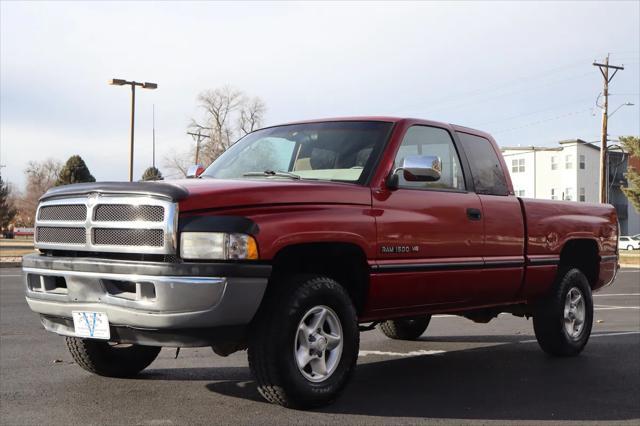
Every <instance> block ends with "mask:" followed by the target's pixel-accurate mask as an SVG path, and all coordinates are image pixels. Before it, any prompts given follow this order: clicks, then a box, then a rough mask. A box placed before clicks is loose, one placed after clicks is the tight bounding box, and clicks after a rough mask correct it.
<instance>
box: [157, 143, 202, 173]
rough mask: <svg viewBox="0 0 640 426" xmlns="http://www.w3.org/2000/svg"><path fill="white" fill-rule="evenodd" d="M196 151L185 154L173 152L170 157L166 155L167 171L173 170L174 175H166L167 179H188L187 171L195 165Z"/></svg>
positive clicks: (191, 150) (192, 149)
mask: <svg viewBox="0 0 640 426" xmlns="http://www.w3.org/2000/svg"><path fill="white" fill-rule="evenodd" d="M194 151H195V149H194V148H191V149H190V150H188V151H185V152H178V151H176V150H172V151H171V152H170V153H169V154H168V155H166V156H165V157H164V161H163V163H164V166H165V167H166V168H167V169H169V170H172V171H173V172H174V173H172V174H169V175H166V176H165V178H173V177H180V178H185V177H187V170H188V169H189V166H191V165H192V164H193V157H194Z"/></svg>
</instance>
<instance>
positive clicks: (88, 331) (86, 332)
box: [71, 311, 111, 340]
mask: <svg viewBox="0 0 640 426" xmlns="http://www.w3.org/2000/svg"><path fill="white" fill-rule="evenodd" d="M71 314H72V315H73V327H74V331H75V333H76V336H77V337H88V338H90V339H103V340H109V338H110V337H111V332H110V330H109V318H107V314H105V313H104V312H89V311H73V312H72V313H71Z"/></svg>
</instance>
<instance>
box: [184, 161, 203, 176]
mask: <svg viewBox="0 0 640 426" xmlns="http://www.w3.org/2000/svg"><path fill="white" fill-rule="evenodd" d="M203 172H204V167H203V166H202V164H194V165H193V166H190V167H189V169H187V179H193V178H197V177H198V176H200V175H201V174H202V173H203Z"/></svg>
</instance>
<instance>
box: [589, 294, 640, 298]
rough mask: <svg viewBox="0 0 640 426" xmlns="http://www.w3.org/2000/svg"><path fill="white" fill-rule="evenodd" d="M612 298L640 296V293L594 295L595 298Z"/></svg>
mask: <svg viewBox="0 0 640 426" xmlns="http://www.w3.org/2000/svg"><path fill="white" fill-rule="evenodd" d="M612 296H640V293H609V294H594V295H593V297H612Z"/></svg>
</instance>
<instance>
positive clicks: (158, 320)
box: [23, 255, 271, 336]
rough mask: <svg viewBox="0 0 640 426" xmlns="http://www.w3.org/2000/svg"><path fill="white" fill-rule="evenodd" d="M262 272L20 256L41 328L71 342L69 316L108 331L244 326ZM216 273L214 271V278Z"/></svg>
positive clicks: (260, 290)
mask: <svg viewBox="0 0 640 426" xmlns="http://www.w3.org/2000/svg"><path fill="white" fill-rule="evenodd" d="M270 269H271V268H270V266H268V265H247V264H245V265H238V264H199V263H194V264H184V263H182V264H168V263H156V262H128V261H110V260H104V259H91V258H51V257H45V256H41V255H30V256H26V257H25V258H24V261H23V271H24V276H25V287H26V299H27V303H28V304H29V307H30V308H31V310H33V311H34V312H37V313H39V314H41V315H43V324H44V326H45V328H47V329H48V330H50V331H53V332H55V333H58V334H61V335H71V336H72V335H74V330H73V327H72V326H71V325H70V322H69V321H56V320H52V318H53V319H55V318H63V319H69V318H71V316H72V314H71V313H72V312H73V311H98V312H104V313H106V314H107V316H108V318H109V323H110V324H111V325H112V326H113V327H129V328H133V329H144V330H165V331H166V330H167V329H174V330H185V329H196V328H215V327H224V326H238V325H246V324H248V323H249V322H250V321H251V319H252V318H253V316H254V314H255V312H256V311H257V309H258V306H259V305H260V302H261V301H262V296H263V294H264V291H265V289H266V285H267V280H268V275H269V274H270ZM215 272H218V273H217V274H216V273H215Z"/></svg>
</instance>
